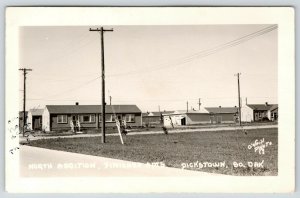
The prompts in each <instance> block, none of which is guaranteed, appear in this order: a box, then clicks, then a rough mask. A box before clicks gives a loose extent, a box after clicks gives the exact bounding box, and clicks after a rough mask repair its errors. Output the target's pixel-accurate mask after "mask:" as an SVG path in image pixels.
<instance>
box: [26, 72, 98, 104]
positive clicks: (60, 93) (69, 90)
mask: <svg viewBox="0 0 300 198" xmlns="http://www.w3.org/2000/svg"><path fill="white" fill-rule="evenodd" d="M99 78H100V77H97V78H94V79H92V80H89V81H88V82H86V83H84V84H81V85H79V86H76V87H73V88H71V89H68V90H65V91H62V92H59V93H56V94H53V95H50V96H47V97H44V98H39V99H34V100H46V99H47V98H51V97H54V96H58V95H62V94H66V93H69V92H72V91H74V90H76V89H79V88H81V87H83V86H85V85H88V84H90V83H92V82H94V81H95V80H97V79H99ZM31 100H33V99H31Z"/></svg>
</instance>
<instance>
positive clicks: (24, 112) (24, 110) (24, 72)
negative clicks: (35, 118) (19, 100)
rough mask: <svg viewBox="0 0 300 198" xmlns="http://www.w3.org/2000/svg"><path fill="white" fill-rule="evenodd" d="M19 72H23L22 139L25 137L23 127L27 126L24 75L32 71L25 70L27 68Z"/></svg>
mask: <svg viewBox="0 0 300 198" xmlns="http://www.w3.org/2000/svg"><path fill="white" fill-rule="evenodd" d="M19 70H20V71H23V77H24V81H23V137H24V135H25V127H26V125H27V123H26V122H27V119H26V74H27V71H32V69H27V68H21V69H19Z"/></svg>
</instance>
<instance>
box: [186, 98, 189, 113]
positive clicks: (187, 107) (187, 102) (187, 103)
mask: <svg viewBox="0 0 300 198" xmlns="http://www.w3.org/2000/svg"><path fill="white" fill-rule="evenodd" d="M186 112H187V113H188V112H189V101H186Z"/></svg>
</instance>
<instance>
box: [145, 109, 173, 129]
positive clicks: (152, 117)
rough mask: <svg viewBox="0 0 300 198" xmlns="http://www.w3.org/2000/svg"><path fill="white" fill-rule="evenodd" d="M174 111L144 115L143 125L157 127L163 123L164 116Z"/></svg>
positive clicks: (153, 112)
mask: <svg viewBox="0 0 300 198" xmlns="http://www.w3.org/2000/svg"><path fill="white" fill-rule="evenodd" d="M172 112H173V111H161V112H159V111H152V112H146V113H143V114H142V116H143V125H147V126H150V125H157V124H161V123H162V114H170V113H172Z"/></svg>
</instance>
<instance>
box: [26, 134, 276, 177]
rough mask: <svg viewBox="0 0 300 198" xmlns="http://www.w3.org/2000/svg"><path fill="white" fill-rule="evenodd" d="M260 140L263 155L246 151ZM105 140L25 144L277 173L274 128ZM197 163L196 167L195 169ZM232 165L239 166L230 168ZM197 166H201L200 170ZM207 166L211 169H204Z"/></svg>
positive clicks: (222, 170)
mask: <svg viewBox="0 0 300 198" xmlns="http://www.w3.org/2000/svg"><path fill="white" fill-rule="evenodd" d="M262 138H264V140H265V142H272V145H270V146H268V147H267V148H265V153H264V154H259V153H258V152H254V150H253V149H248V145H250V144H251V143H254V142H255V140H261V139H262ZM106 139H107V143H106V144H101V138H100V137H92V138H91V137H90V138H58V139H42V140H36V141H32V142H30V144H29V145H31V146H36V147H42V148H49V149H54V150H62V151H68V152H75V153H82V154H88V155H95V156H102V157H109V158H115V159H122V160H129V161H134V162H143V163H147V162H149V163H153V162H163V163H164V164H165V165H166V166H169V167H175V168H183V167H185V168H186V169H190V170H197V171H205V172H213V173H222V174H228V175H277V174H278V167H277V166H278V165H277V161H278V129H277V128H272V129H253V130H247V131H244V130H232V131H214V132H212V131H207V132H192V133H176V134H175V133H173V134H172V133H171V134H169V135H164V134H163V133H161V134H151V135H150V134H149V135H131V136H127V137H126V138H125V142H126V144H125V145H122V144H121V143H120V140H119V137H117V136H107V137H106ZM262 161H263V166H260V167H258V166H256V167H253V166H252V167H251V166H249V165H251V162H252V163H255V162H257V164H258V163H259V162H260V163H261V162H262ZM197 162H198V165H199V166H196V164H197ZM219 162H225V164H226V166H225V167H222V166H221V167H217V165H218V164H219V165H220V163H219ZM234 162H237V163H242V164H243V166H242V167H234V164H235V163H234ZM248 162H250V164H248ZM199 163H201V164H202V165H205V166H202V167H201V166H200V164H199ZM209 164H210V165H211V164H213V165H214V167H208V165H209Z"/></svg>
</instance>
